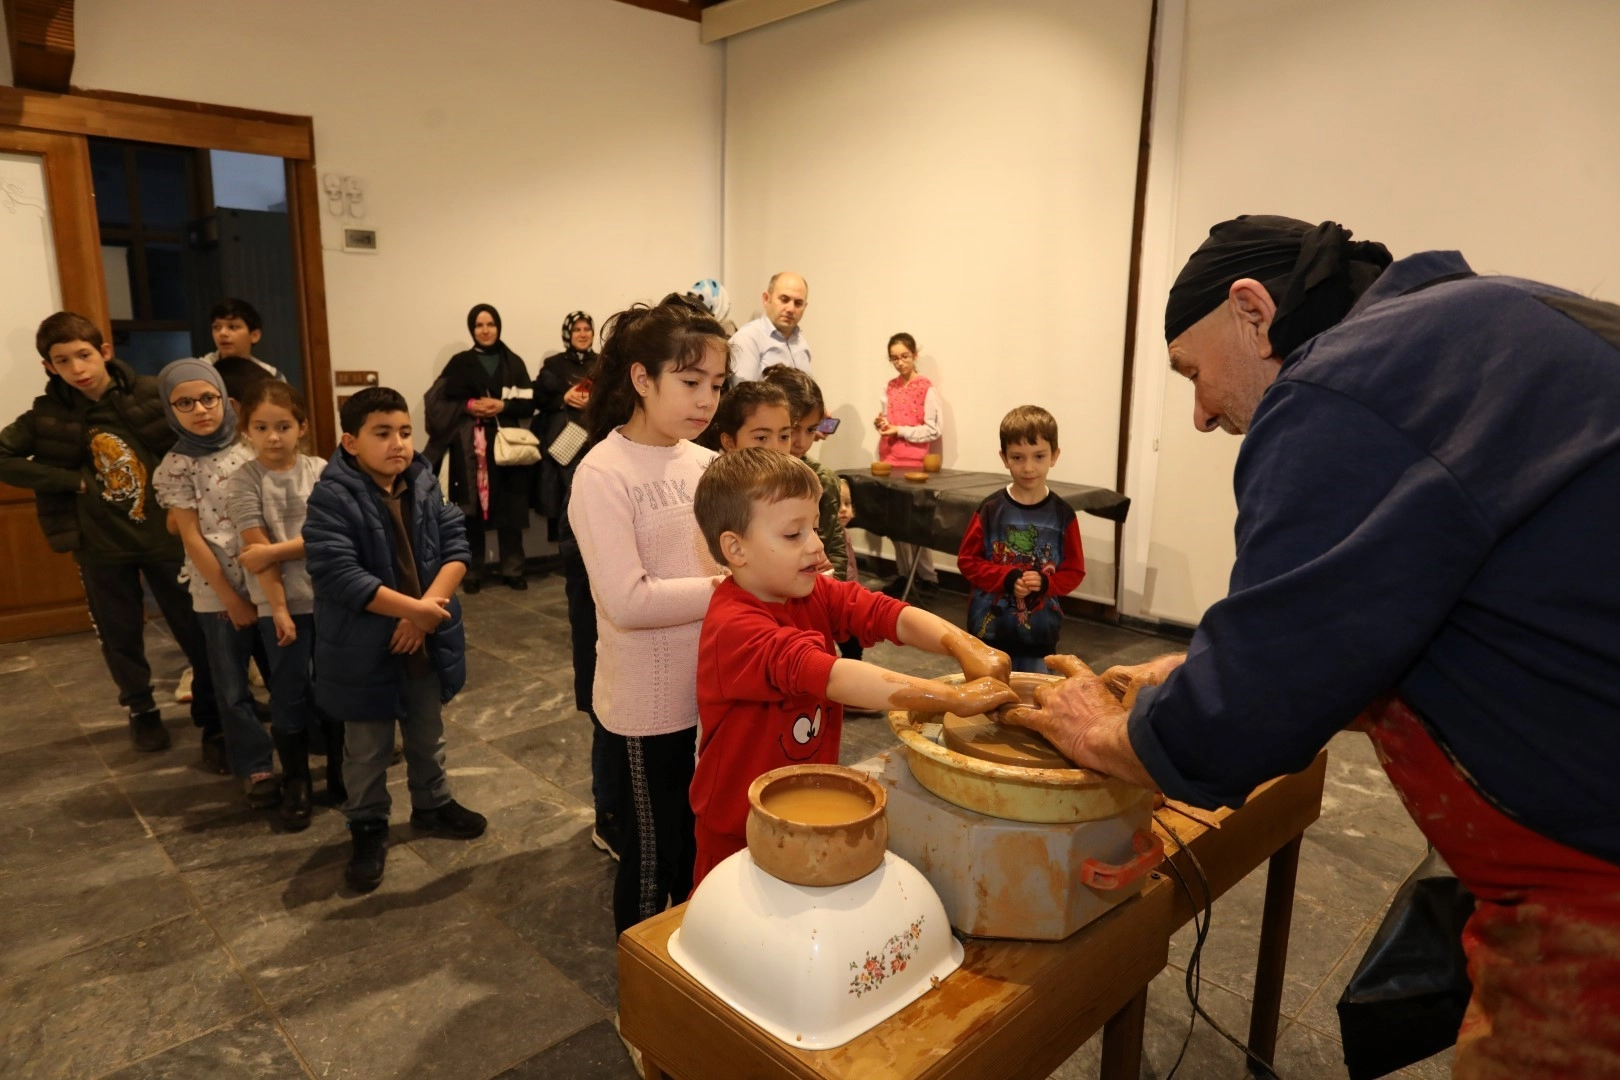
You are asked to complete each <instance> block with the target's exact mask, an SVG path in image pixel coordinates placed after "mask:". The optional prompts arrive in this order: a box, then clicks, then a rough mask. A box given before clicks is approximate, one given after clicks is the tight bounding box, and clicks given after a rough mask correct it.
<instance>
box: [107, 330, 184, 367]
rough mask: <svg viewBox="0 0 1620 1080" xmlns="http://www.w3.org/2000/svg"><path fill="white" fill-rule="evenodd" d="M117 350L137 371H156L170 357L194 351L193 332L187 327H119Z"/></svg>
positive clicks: (114, 350) (115, 335)
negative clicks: (130, 328) (171, 328)
mask: <svg viewBox="0 0 1620 1080" xmlns="http://www.w3.org/2000/svg"><path fill="white" fill-rule="evenodd" d="M113 352H114V354H115V355H117V357H118V358H119V359H120V360H122V361H124V362H125V363H126V364H128V365H129V366H130V367H132V368H134V369H135V373H136V374H137V375H156V374H157V373H158V372H160V371H162V370H163V365H164V364H167V363H168V362H169V361H171V360H179V359H181V358H182V357H186V356H190V355H191V354H192V352H191V335H190V334H189V333H187V332H186V331H184V330H115V331H113Z"/></svg>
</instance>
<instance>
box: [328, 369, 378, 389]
mask: <svg viewBox="0 0 1620 1080" xmlns="http://www.w3.org/2000/svg"><path fill="white" fill-rule="evenodd" d="M332 381H333V382H334V383H336V384H337V385H338V386H376V385H377V373H376V372H375V371H334V372H332Z"/></svg>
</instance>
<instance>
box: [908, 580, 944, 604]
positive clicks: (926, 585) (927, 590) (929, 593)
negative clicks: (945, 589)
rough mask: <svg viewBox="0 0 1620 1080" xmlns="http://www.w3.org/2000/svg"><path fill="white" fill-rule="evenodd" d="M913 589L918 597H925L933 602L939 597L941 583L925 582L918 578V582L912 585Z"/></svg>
mask: <svg viewBox="0 0 1620 1080" xmlns="http://www.w3.org/2000/svg"><path fill="white" fill-rule="evenodd" d="M911 587H912V589H913V590H914V591H915V592H916V593H917V595H918V596H921V597H925V598H927V599H929V600H932V599H933V598H934V597H936V596H938V595H939V582H937V581H925V580H924V579H922V578H918V579H917V580H916V581H914V582H912V583H911Z"/></svg>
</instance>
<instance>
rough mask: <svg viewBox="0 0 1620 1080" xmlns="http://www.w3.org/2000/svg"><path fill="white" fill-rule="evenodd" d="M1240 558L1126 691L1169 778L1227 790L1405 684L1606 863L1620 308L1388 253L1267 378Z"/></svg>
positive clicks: (1255, 778) (1475, 757)
mask: <svg viewBox="0 0 1620 1080" xmlns="http://www.w3.org/2000/svg"><path fill="white" fill-rule="evenodd" d="M1234 486H1235V488H1236V493H1237V504H1238V521H1237V530H1236V531H1237V561H1236V563H1235V564H1234V566H1233V569H1232V579H1231V589H1230V592H1229V594H1228V596H1227V597H1226V598H1225V599H1224V600H1222V601H1220V602H1219V603H1217V604H1215V605H1213V606H1212V607H1211V608H1210V609H1209V611H1208V612H1207V613H1206V614H1205V616H1204V619H1203V621H1202V622H1201V623H1200V624H1199V627H1198V631H1197V633H1196V634H1195V635H1194V637H1193V640H1192V644H1191V646H1190V648H1189V649H1188V654H1187V662H1186V664H1185V665H1184V666H1183V667H1182V668H1180V669H1179V670H1177V671H1176V672H1175V673H1174V674H1173V675H1172V676H1171V677H1170V678H1169V679H1168V680H1166V682H1165V684H1164V685H1163V686H1162V687H1159V688H1158V689H1157V690H1155V691H1150V692H1147V693H1143V694H1142V695H1141V696H1140V697H1139V698H1138V700H1137V703H1136V706H1135V708H1134V709H1133V710H1132V713H1131V717H1130V723H1129V734H1130V739H1131V745H1132V747H1133V748H1134V749H1135V750H1136V753H1137V755H1138V756H1139V757H1140V758H1141V759H1142V763H1143V764H1144V765H1145V766H1146V767H1147V770H1148V772H1149V773H1150V774H1151V775H1152V776H1153V778H1154V779H1155V780H1156V781H1158V782H1159V784H1160V785H1161V786H1162V787H1163V788H1164V791H1165V793H1166V794H1167V795H1169V796H1171V797H1172V798H1178V799H1183V800H1185V801H1187V802H1191V803H1193V804H1195V805H1199V806H1204V807H1213V806H1216V805H1227V806H1236V805H1239V804H1241V803H1242V801H1243V799H1244V798H1245V797H1246V796H1247V794H1248V793H1249V791H1250V790H1251V789H1253V787H1254V786H1255V785H1257V784H1259V783H1261V782H1263V781H1265V780H1267V779H1270V778H1271V777H1274V776H1278V775H1280V774H1283V773H1287V772H1293V771H1296V770H1299V769H1302V768H1304V767H1305V766H1306V765H1307V764H1309V763H1310V760H1311V758H1312V757H1313V756H1314V755H1315V754H1316V753H1317V751H1318V750H1320V749H1321V748H1322V747H1323V746H1325V745H1326V744H1327V742H1328V740H1329V739H1331V738H1332V737H1333V735H1334V733H1335V732H1337V731H1338V730H1339V729H1341V728H1342V727H1344V726H1345V725H1346V724H1347V723H1349V722H1350V721H1351V720H1353V719H1354V718H1355V716H1356V714H1357V713H1358V712H1359V711H1360V710H1362V709H1363V708H1365V707H1366V706H1367V705H1369V704H1371V703H1372V702H1373V701H1374V699H1375V698H1377V697H1378V696H1380V695H1382V694H1385V693H1388V692H1391V691H1398V692H1399V693H1400V694H1401V695H1402V697H1403V698H1404V699H1405V700H1406V702H1407V704H1409V705H1410V706H1411V707H1412V708H1413V709H1415V710H1416V711H1417V712H1418V713H1419V714H1420V715H1421V716H1422V717H1423V719H1424V721H1425V723H1426V724H1427V726H1428V729H1429V731H1430V733H1431V734H1432V735H1433V736H1434V737H1435V738H1436V740H1437V741H1439V742H1440V743H1441V744H1442V746H1444V747H1445V749H1446V750H1447V751H1448V752H1449V753H1450V755H1451V756H1452V757H1453V759H1454V760H1456V761H1457V762H1458V763H1459V764H1460V765H1461V766H1462V767H1463V769H1464V770H1465V771H1466V774H1467V775H1468V777H1469V778H1470V779H1471V780H1472V781H1473V782H1474V784H1475V785H1476V786H1477V787H1478V788H1479V789H1480V791H1481V792H1482V793H1483V794H1484V795H1485V796H1486V797H1487V798H1489V799H1490V800H1492V801H1493V802H1494V803H1495V804H1496V805H1497V806H1498V807H1500V808H1502V809H1503V810H1505V811H1506V812H1507V813H1509V814H1511V815H1512V816H1514V817H1515V818H1517V819H1518V820H1519V821H1521V822H1522V823H1523V824H1525V825H1527V826H1528V827H1530V828H1532V829H1534V830H1536V831H1537V832H1539V833H1541V834H1542V835H1544V836H1546V837H1549V838H1551V839H1553V840H1557V841H1559V842H1561V843H1564V844H1567V845H1569V846H1571V847H1574V848H1577V849H1579V850H1582V851H1585V852H1587V853H1589V854H1592V855H1596V856H1598V857H1600V858H1604V859H1608V860H1610V861H1611V862H1620V783H1617V781H1616V768H1617V766H1616V762H1620V573H1617V572H1616V566H1615V555H1616V552H1617V551H1620V307H1616V306H1614V305H1612V304H1604V303H1600V302H1597V301H1593V300H1587V299H1585V298H1583V297H1580V296H1578V295H1575V294H1572V293H1568V292H1564V291H1562V290H1559V289H1555V288H1552V287H1550V286H1546V285H1540V284H1537V283H1535V282H1530V281H1522V280H1518V279H1514V278H1505V277H1476V276H1474V275H1473V274H1472V273H1471V271H1470V270H1469V268H1468V264H1467V263H1466V262H1464V261H1463V259H1462V256H1461V255H1459V254H1457V253H1456V252H1426V253H1423V254H1419V255H1414V256H1412V257H1410V258H1407V259H1402V260H1400V261H1398V262H1396V263H1394V264H1392V265H1391V266H1390V267H1389V269H1388V270H1386V271H1385V272H1384V274H1383V275H1382V276H1381V277H1380V278H1379V279H1378V281H1377V282H1375V283H1374V285H1373V286H1372V288H1370V289H1369V290H1368V291H1367V292H1366V293H1365V294H1363V295H1362V297H1361V299H1360V301H1359V302H1358V303H1357V304H1356V306H1355V308H1354V309H1352V311H1351V312H1350V314H1349V315H1348V316H1347V317H1346V318H1345V319H1344V320H1343V321H1342V322H1341V323H1339V324H1338V325H1337V326H1335V327H1333V328H1332V329H1330V330H1327V331H1325V332H1324V333H1322V334H1319V335H1317V336H1316V337H1314V338H1312V339H1311V340H1310V341H1308V342H1306V343H1305V344H1304V345H1302V346H1301V347H1300V348H1298V349H1297V350H1295V351H1294V353H1293V354H1291V355H1290V356H1289V357H1288V359H1287V361H1286V362H1285V363H1284V365H1283V368H1282V371H1281V373H1280V374H1279V376H1278V378H1277V380H1276V382H1275V383H1274V384H1273V385H1272V386H1271V388H1270V389H1268V390H1267V391H1266V394H1265V396H1264V398H1263V399H1262V400H1261V403H1260V406H1259V408H1258V409H1257V410H1256V412H1255V415H1254V420H1253V423H1252V424H1251V426H1250V429H1249V433H1248V435H1247V436H1246V437H1245V439H1244V444H1243V448H1242V450H1241V452H1240V454H1239V457H1238V463H1237V470H1236V473H1235V477H1234Z"/></svg>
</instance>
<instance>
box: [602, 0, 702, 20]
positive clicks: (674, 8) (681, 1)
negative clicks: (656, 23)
mask: <svg viewBox="0 0 1620 1080" xmlns="http://www.w3.org/2000/svg"><path fill="white" fill-rule="evenodd" d="M619 3H621V4H629V5H630V6H631V7H638V8H646V9H647V10H648V11H657V12H660V13H662V14H664V15H674V16H675V17H676V18H678V19H690V20H691V21H692V22H697V21H699V20H700V19H702V18H703V10H702V8H701V7H700V6H699V5H698V4H688V3H687V2H686V0H619Z"/></svg>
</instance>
